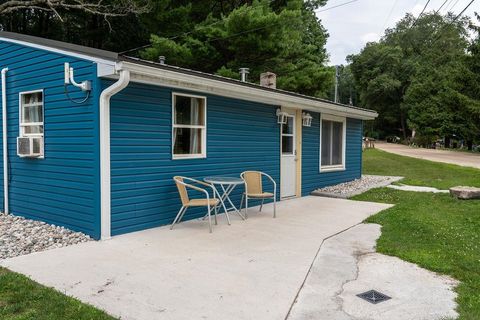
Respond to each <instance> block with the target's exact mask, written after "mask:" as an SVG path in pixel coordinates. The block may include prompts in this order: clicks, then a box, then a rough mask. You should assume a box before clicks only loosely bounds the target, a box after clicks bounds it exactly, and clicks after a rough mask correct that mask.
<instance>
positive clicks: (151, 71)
mask: <svg viewBox="0 0 480 320" xmlns="http://www.w3.org/2000/svg"><path fill="white" fill-rule="evenodd" d="M123 68H125V69H127V70H130V72H131V74H132V77H131V81H134V82H140V83H147V84H155V85H161V86H168V87H172V88H179V89H184V90H191V91H197V92H202V93H211V94H216V95H220V96H227V97H231V98H236V99H242V100H247V101H254V102H260V103H265V104H270V105H279V106H282V107H288V108H293V109H302V110H308V111H313V112H320V113H327V114H331V115H337V116H346V117H349V118H356V119H362V120H371V119H375V118H376V117H377V116H378V114H377V113H376V112H375V111H370V110H365V109H359V108H352V107H348V106H343V105H338V104H333V103H329V102H327V101H320V100H312V99H308V97H302V96H294V95H290V94H287V93H282V92H274V91H266V90H263V89H261V88H255V87H248V86H242V85H239V84H235V83H229V82H225V81H221V80H217V79H209V78H205V77H201V76H197V75H192V74H184V73H181V72H178V71H173V70H165V69H159V68H155V67H151V66H145V65H141V64H138V63H132V62H128V61H124V62H123Z"/></svg>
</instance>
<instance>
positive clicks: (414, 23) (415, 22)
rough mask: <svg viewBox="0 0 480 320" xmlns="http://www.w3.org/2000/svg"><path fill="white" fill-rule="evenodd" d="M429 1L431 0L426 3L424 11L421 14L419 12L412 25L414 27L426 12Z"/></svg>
mask: <svg viewBox="0 0 480 320" xmlns="http://www.w3.org/2000/svg"><path fill="white" fill-rule="evenodd" d="M429 3H430V0H428V1H427V3H425V6H424V7H423V10H422V12H420V14H419V15H418V17H417V18H416V19H415V21H413V24H412V27H414V26H415V25H416V24H417V22H418V19H420V17H421V16H422V14H423V13H424V12H425V9H427V6H428V4H429Z"/></svg>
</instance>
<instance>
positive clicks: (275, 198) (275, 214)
mask: <svg viewBox="0 0 480 320" xmlns="http://www.w3.org/2000/svg"><path fill="white" fill-rule="evenodd" d="M273 217H274V218H276V217H277V196H276V195H274V196H273Z"/></svg>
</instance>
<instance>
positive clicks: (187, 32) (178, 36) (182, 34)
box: [120, 2, 270, 54]
mask: <svg viewBox="0 0 480 320" xmlns="http://www.w3.org/2000/svg"><path fill="white" fill-rule="evenodd" d="M266 5H270V3H268V2H262V3H260V4H259V5H256V6H251V7H252V8H253V9H256V8H261V7H266ZM222 22H225V20H224V19H221V20H217V21H215V22H212V23H209V24H206V25H201V26H198V28H200V29H203V28H208V27H211V26H214V25H216V24H219V23H222ZM197 31H198V29H195V28H194V29H192V30H190V31H186V32H182V33H179V34H176V35H174V36H171V37H168V38H167V39H168V40H173V39H177V38H180V37H183V36H188V35H189V34H192V33H194V32H197ZM151 46H152V44H151V43H149V44H146V45H143V46H140V47H136V48H133V49H129V50H126V51H122V52H120V54H125V53H129V52H132V51H138V50H141V49H145V48H148V47H151Z"/></svg>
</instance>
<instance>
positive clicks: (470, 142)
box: [467, 140, 473, 151]
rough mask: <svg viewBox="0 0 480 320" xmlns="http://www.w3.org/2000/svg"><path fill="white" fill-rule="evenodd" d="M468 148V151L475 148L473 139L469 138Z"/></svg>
mask: <svg viewBox="0 0 480 320" xmlns="http://www.w3.org/2000/svg"><path fill="white" fill-rule="evenodd" d="M467 148H468V151H472V150H473V141H472V140H467Z"/></svg>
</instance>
